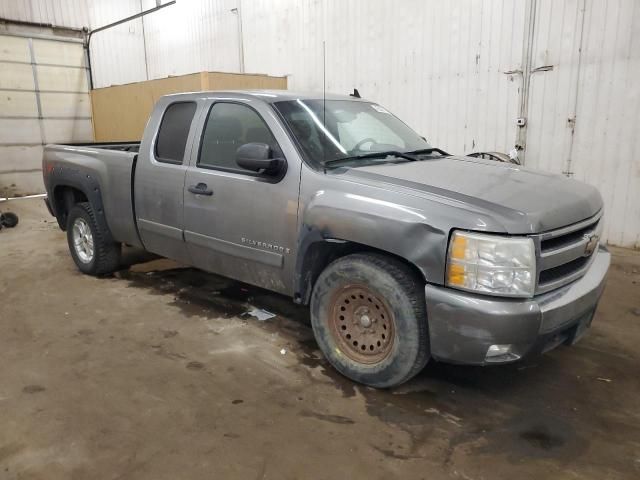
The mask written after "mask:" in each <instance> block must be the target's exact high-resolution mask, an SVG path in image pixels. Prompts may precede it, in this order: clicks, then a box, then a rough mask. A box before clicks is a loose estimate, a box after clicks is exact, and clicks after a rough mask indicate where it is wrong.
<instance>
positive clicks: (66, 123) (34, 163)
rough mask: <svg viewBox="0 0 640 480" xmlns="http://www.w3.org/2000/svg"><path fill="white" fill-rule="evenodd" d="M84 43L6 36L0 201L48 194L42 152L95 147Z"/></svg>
mask: <svg viewBox="0 0 640 480" xmlns="http://www.w3.org/2000/svg"><path fill="white" fill-rule="evenodd" d="M90 108H91V107H90V101H89V94H88V81H87V70H86V66H85V58H84V50H83V46H82V42H81V40H80V39H69V38H61V39H55V38H43V37H35V36H16V35H0V197H1V196H11V195H14V194H27V193H40V192H42V191H43V186H42V179H41V177H42V175H41V167H40V165H41V161H42V148H43V146H44V145H45V144H47V143H64V142H90V141H92V138H93V134H92V129H91V109H90Z"/></svg>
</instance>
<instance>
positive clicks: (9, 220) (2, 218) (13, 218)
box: [0, 212, 18, 228]
mask: <svg viewBox="0 0 640 480" xmlns="http://www.w3.org/2000/svg"><path fill="white" fill-rule="evenodd" d="M0 225H2V226H3V227H7V228H13V227H15V226H16V225H18V215H16V214H15V213H13V212H5V213H0Z"/></svg>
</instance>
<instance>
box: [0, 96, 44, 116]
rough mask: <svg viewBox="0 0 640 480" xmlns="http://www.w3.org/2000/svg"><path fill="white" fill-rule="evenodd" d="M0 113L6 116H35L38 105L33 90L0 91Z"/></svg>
mask: <svg viewBox="0 0 640 480" xmlns="http://www.w3.org/2000/svg"><path fill="white" fill-rule="evenodd" d="M0 115H4V116H8V117H13V116H17V117H37V116H38V105H37V103H36V94H35V93H34V92H11V91H8V92H2V93H1V94H0Z"/></svg>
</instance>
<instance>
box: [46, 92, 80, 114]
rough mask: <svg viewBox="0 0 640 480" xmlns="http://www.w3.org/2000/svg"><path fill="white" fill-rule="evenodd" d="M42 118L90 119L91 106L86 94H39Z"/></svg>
mask: <svg viewBox="0 0 640 480" xmlns="http://www.w3.org/2000/svg"><path fill="white" fill-rule="evenodd" d="M40 104H41V105H42V115H43V116H44V117H90V116H91V106H90V102H89V95H88V94H86V93H41V94H40Z"/></svg>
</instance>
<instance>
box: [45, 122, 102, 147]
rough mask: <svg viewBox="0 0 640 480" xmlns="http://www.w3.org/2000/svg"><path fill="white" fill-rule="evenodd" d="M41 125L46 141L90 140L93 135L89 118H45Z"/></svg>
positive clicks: (71, 141) (76, 141) (75, 141)
mask: <svg viewBox="0 0 640 480" xmlns="http://www.w3.org/2000/svg"><path fill="white" fill-rule="evenodd" d="M42 126H43V128H44V136H45V138H46V139H47V143H78V142H90V141H91V139H92V137H93V131H92V129H91V120H90V119H70V120H64V119H47V120H43V121H42Z"/></svg>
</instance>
